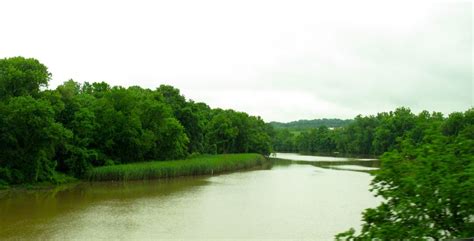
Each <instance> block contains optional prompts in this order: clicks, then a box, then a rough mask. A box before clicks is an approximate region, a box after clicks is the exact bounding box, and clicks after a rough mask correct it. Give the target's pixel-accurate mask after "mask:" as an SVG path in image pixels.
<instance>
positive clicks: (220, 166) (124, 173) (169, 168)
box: [86, 153, 270, 181]
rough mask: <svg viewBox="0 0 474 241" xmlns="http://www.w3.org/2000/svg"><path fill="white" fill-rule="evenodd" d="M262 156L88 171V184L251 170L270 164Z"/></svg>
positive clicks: (226, 156) (203, 157) (204, 157)
mask: <svg viewBox="0 0 474 241" xmlns="http://www.w3.org/2000/svg"><path fill="white" fill-rule="evenodd" d="M269 163H270V161H269V160H268V159H266V158H265V157H264V156H262V155H260V154H252V153H245V154H221V155H201V156H196V157H193V158H189V159H184V160H173V161H153V162H142V163H132V164H124V165H114V166H103V167H96V168H94V169H92V170H91V171H89V172H88V173H87V176H86V180H89V181H128V180H149V179H159V178H174V177H181V176H200V175H213V174H219V173H226V172H231V171H237V170H243V169H250V168H256V167H261V166H264V165H265V164H269Z"/></svg>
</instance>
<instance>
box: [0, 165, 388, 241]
mask: <svg viewBox="0 0 474 241" xmlns="http://www.w3.org/2000/svg"><path fill="white" fill-rule="evenodd" d="M371 179H372V177H371V176H370V175H369V174H368V173H363V172H353V171H347V170H344V171H343V170H332V169H326V168H320V167H315V166H312V165H302V164H282V165H274V166H273V167H272V168H271V169H268V170H254V171H244V172H237V173H231V174H223V175H217V176H207V177H196V178H178V179H174V180H156V181H146V182H143V181H142V182H127V183H116V182H115V183H114V182H103V183H80V184H76V185H71V186H66V187H61V188H57V189H55V190H43V191H18V190H17V191H3V192H1V193H0V239H1V240H3V239H20V240H35V239H45V240H71V239H74V240H77V239H79V240H111V239H113V240H151V239H152V240H156V239H179V240H209V239H231V240H235V239H246V240H247V239H253V240H262V239H271V240H278V239H280V240H331V239H333V237H334V235H335V234H336V233H338V232H341V231H345V230H347V229H348V228H350V227H355V228H356V229H358V228H359V226H360V223H361V222H360V219H361V212H362V211H363V210H364V209H365V208H368V207H374V206H376V205H377V204H378V203H379V202H380V199H378V198H375V197H373V195H372V194H371V193H370V192H369V191H368V189H369V183H370V181H371Z"/></svg>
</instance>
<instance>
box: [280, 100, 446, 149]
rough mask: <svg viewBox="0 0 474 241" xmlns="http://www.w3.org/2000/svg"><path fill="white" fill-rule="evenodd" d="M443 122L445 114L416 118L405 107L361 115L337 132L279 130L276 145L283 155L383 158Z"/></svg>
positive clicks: (425, 115)
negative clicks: (313, 154) (338, 155)
mask: <svg viewBox="0 0 474 241" xmlns="http://www.w3.org/2000/svg"><path fill="white" fill-rule="evenodd" d="M443 120H445V118H444V117H443V115H442V114H441V113H437V112H434V113H429V112H427V111H423V112H421V113H420V114H418V115H415V114H414V113H412V112H411V110H410V109H408V108H404V107H401V108H397V109H396V110H395V111H390V112H382V113H378V114H377V115H373V116H361V115H358V116H357V117H355V118H354V120H353V121H351V122H350V123H349V124H348V125H346V126H343V127H339V128H334V129H330V128H328V127H326V126H320V127H318V128H312V129H309V130H305V131H302V132H300V133H295V132H292V131H290V130H288V129H277V130H275V134H274V138H273V145H274V149H275V151H281V152H300V153H318V154H328V155H331V154H334V153H339V154H341V155H361V156H379V155H381V154H383V153H385V152H387V151H391V150H394V149H396V148H398V147H399V145H400V142H399V140H400V139H402V138H404V137H406V136H407V135H410V136H413V138H414V139H420V138H421V134H420V133H421V132H422V129H423V128H426V126H427V125H428V126H429V125H430V123H432V122H435V121H443Z"/></svg>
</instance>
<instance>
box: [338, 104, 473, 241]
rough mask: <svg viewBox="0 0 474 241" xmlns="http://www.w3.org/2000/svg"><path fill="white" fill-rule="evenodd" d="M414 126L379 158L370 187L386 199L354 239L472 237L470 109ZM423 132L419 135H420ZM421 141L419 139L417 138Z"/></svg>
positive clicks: (370, 213)
mask: <svg viewBox="0 0 474 241" xmlns="http://www.w3.org/2000/svg"><path fill="white" fill-rule="evenodd" d="M422 115H423V117H422V116H421V115H420V116H419V118H418V121H420V120H424V121H423V123H426V121H427V120H429V119H431V121H430V122H429V123H430V124H431V125H429V126H424V127H425V129H424V130H423V133H422V134H420V130H419V129H417V128H413V129H412V131H410V132H409V133H407V134H405V135H403V138H401V139H400V141H399V144H398V147H397V148H395V149H393V150H392V151H390V152H386V153H385V154H384V155H383V156H382V167H381V169H380V171H379V172H377V174H376V176H375V178H374V180H373V183H372V187H373V190H374V191H375V192H376V194H377V195H380V196H382V197H383V198H384V202H383V203H382V204H381V205H380V206H378V207H376V208H373V209H367V210H366V211H365V212H364V214H363V221H364V225H363V228H362V233H361V234H360V235H358V236H354V233H347V235H345V236H344V235H343V234H341V235H340V236H339V237H343V236H344V237H347V238H349V239H355V240H367V239H368V240H370V239H374V238H378V239H382V240H401V239H427V238H433V239H435V240H438V239H453V238H467V237H472V236H474V220H473V219H472V218H473V215H474V192H473V190H474V118H473V116H474V110H473V109H471V110H468V111H467V112H465V113H453V114H451V115H450V116H449V117H448V118H447V119H446V120H444V121H442V122H441V121H439V115H438V114H434V115H433V116H432V118H427V117H428V116H427V113H423V114H422ZM420 136H421V137H420ZM420 139H421V141H420Z"/></svg>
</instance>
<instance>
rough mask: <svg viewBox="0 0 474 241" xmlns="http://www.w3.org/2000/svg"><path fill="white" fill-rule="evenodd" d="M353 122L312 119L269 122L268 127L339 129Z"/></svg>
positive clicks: (350, 120)
mask: <svg viewBox="0 0 474 241" xmlns="http://www.w3.org/2000/svg"><path fill="white" fill-rule="evenodd" d="M352 121H353V120H352V119H349V120H341V119H326V118H324V119H314V120H298V121H292V122H288V123H282V122H275V121H272V122H270V125H272V126H273V128H275V129H285V128H286V129H291V130H305V129H311V128H317V127H320V126H327V127H333V128H336V127H341V126H346V125H348V124H349V123H351V122H352Z"/></svg>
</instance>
